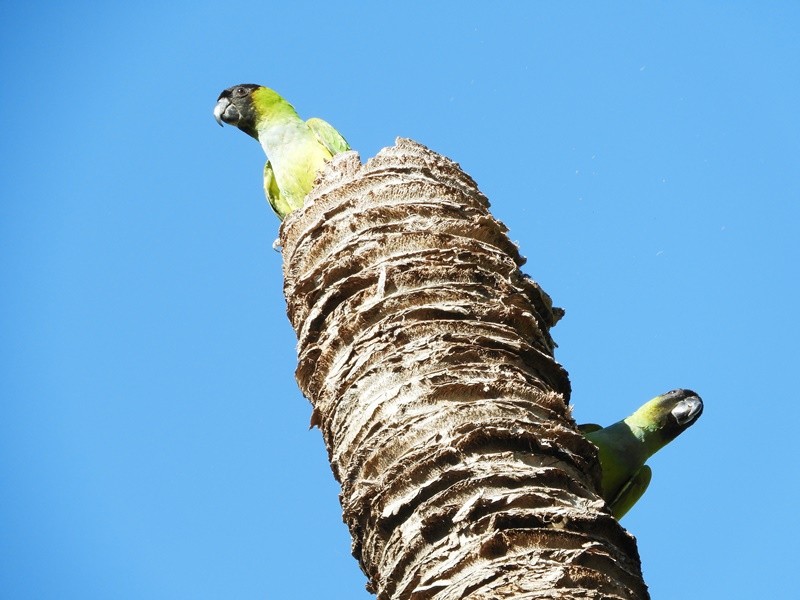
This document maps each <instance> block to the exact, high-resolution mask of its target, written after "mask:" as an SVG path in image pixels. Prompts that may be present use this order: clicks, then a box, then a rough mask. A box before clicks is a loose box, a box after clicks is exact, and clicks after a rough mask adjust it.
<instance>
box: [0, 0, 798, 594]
mask: <svg viewBox="0 0 800 600" xmlns="http://www.w3.org/2000/svg"><path fill="white" fill-rule="evenodd" d="M133 4H136V6H133ZM178 4H180V5H182V6H181V7H176V5H178ZM270 4H271V3H268V2H263V1H262V2H252V3H251V2H249V1H248V0H242V1H240V2H235V3H227V4H225V3H220V2H202V1H201V2H196V3H175V4H174V5H173V4H171V3H167V2H149V1H144V2H139V3H130V2H128V3H105V4H102V3H101V4H98V3H94V2H92V3H89V2H68V3H55V2H52V3H46V2H28V3H22V2H16V3H11V2H6V3H3V6H2V8H0V23H2V25H0V27H2V31H0V59H1V60H2V70H3V76H2V78H0V90H1V91H2V99H3V103H4V106H5V110H4V120H3V121H4V123H3V134H2V136H0V156H2V168H1V170H0V198H1V199H0V244H2V260H0V277H1V278H2V286H3V287H2V289H3V292H2V295H1V296H0V340H2V349H1V351H2V357H0V358H2V360H1V361H0V382H1V383H2V392H0V395H1V401H2V404H1V405H0V406H1V410H2V412H0V590H2V596H3V598H9V599H39V598H42V599H50V598H53V599H55V598H58V599H59V600H65V599H73V598H76V599H77V598H80V599H82V600H92V599H98V600H100V599H103V600H105V599H109V598H112V599H140V598H148V599H192V600H193V599H217V598H226V599H227V598H236V599H250V598H252V599H265V598H292V599H293V598H298V599H304V598H322V597H324V598H327V599H331V600H337V599H348V600H353V599H357V598H369V597H370V596H369V595H368V594H367V593H366V592H365V591H364V590H363V586H364V582H365V579H364V577H363V575H362V574H361V573H360V571H359V569H358V566H357V564H356V562H355V560H353V559H352V558H351V557H350V553H349V546H350V541H349V535H348V533H347V531H346V529H345V527H344V525H343V524H342V523H341V516H340V515H341V512H340V508H339V505H338V499H337V494H338V488H337V486H336V484H335V482H334V480H333V477H332V475H331V473H330V470H329V467H328V464H327V457H326V454H325V451H324V448H323V444H322V441H321V437H320V434H319V432H318V431H317V430H312V431H308V421H309V415H310V408H309V405H308V402H307V401H306V400H304V399H303V398H302V396H301V395H300V393H299V392H298V390H297V387H296V384H295V382H294V374H293V372H294V364H295V338H294V333H293V332H292V330H291V328H290V327H289V324H288V322H287V320H286V317H285V308H284V300H283V296H282V289H281V285H282V280H281V262H280V256H279V254H277V253H276V252H275V251H273V250H272V248H271V245H272V241H273V239H274V238H275V236H276V231H277V225H278V222H277V220H276V218H275V217H274V216H273V215H272V213H271V211H270V210H269V208H268V206H267V204H266V202H265V200H264V198H263V196H262V192H261V174H260V171H261V167H262V165H263V160H264V159H263V155H262V152H261V149H260V148H259V147H258V145H257V144H256V143H255V142H253V141H252V140H250V139H249V138H247V137H246V136H244V135H243V134H241V133H240V132H239V131H237V130H235V129H232V128H225V129H220V128H219V127H218V126H217V125H216V123H215V122H214V120H213V117H212V112H211V111H212V108H213V106H214V103H215V101H216V98H217V95H218V94H219V92H220V91H221V90H222V89H223V88H225V87H228V86H230V85H233V84H235V83H241V82H257V83H264V84H266V85H269V86H271V87H274V88H275V89H277V90H278V91H280V92H281V93H283V94H284V95H285V96H286V97H287V98H289V99H290V100H291V101H292V102H293V103H294V104H295V106H296V107H297V109H298V110H299V111H300V113H301V114H302V115H304V116H320V117H323V118H325V119H327V120H329V121H330V122H331V123H333V124H334V125H335V126H336V127H337V128H338V129H339V130H340V131H342V132H343V133H344V135H345V136H346V137H347V139H348V140H349V141H350V143H351V144H352V146H353V147H354V148H356V149H358V150H359V151H361V153H362V156H363V157H369V156H372V155H374V154H375V153H376V152H377V151H378V150H379V149H380V148H381V147H384V146H387V145H390V144H392V143H393V140H394V138H395V137H396V136H407V137H412V138H414V139H416V140H418V141H420V142H422V143H424V144H426V145H428V146H429V147H431V148H433V149H434V150H437V151H439V152H442V153H444V154H446V155H448V156H450V157H451V158H453V159H454V160H456V161H457V162H459V163H460V164H461V165H462V166H463V167H464V169H465V170H466V171H467V172H468V173H470V175H472V176H473V177H474V178H475V179H476V180H477V182H478V184H479V185H480V187H481V189H482V190H483V191H484V192H485V193H486V194H487V195H488V196H489V198H490V199H491V201H492V210H493V212H494V214H495V215H496V216H497V217H498V218H500V219H501V220H503V221H504V222H505V223H506V224H507V225H508V226H509V227H510V230H511V236H512V238H513V239H514V240H516V241H518V242H519V244H520V246H521V248H522V251H523V254H525V255H526V256H528V258H529V263H528V265H527V266H526V271H527V272H528V273H529V274H530V275H531V276H533V277H534V278H535V279H536V280H538V281H539V282H540V283H541V284H542V285H543V286H544V288H545V289H546V290H547V291H548V292H549V293H550V294H551V295H552V297H553V298H554V300H555V302H556V303H557V304H558V305H560V306H563V307H565V308H566V310H567V315H566V317H565V318H564V320H563V321H562V322H561V323H560V324H559V325H558V326H557V327H556V328H555V329H554V330H553V335H554V337H555V339H556V341H557V342H558V343H559V345H560V347H559V349H558V351H557V358H558V359H559V360H560V361H561V362H562V363H563V364H564V365H565V366H566V368H567V369H568V370H569V372H570V374H571V378H572V383H573V389H574V393H573V404H574V407H575V414H576V417H577V418H578V420H580V421H595V422H601V423H607V422H610V421H614V420H616V419H617V418H620V417H621V416H623V415H624V414H625V413H627V412H628V411H630V410H632V409H633V408H634V407H636V406H637V405H638V404H639V403H640V402H642V401H643V400H646V399H647V398H649V397H651V396H653V395H655V394H657V393H659V392H663V391H666V390H669V389H671V388H675V387H689V388H692V389H694V390H696V391H697V392H699V393H700V394H701V395H702V396H703V398H704V399H705V401H706V411H705V414H704V415H703V417H702V419H701V420H700V421H699V422H698V424H697V425H696V426H695V427H694V428H693V429H691V430H690V431H688V432H687V433H686V434H685V435H684V436H683V437H681V438H680V439H679V440H678V442H676V443H675V444H674V446H670V447H668V448H667V449H665V450H664V451H663V452H662V453H661V454H660V455H658V456H657V457H655V458H654V459H653V460H652V463H651V464H652V465H653V469H654V473H655V475H654V480H653V484H652V486H651V488H650V490H649V491H648V493H647V494H646V496H645V498H644V499H643V500H642V502H641V503H640V505H638V506H637V507H636V508H635V509H634V510H633V511H632V512H631V513H630V514H629V515H628V516H627V517H626V519H625V520H624V521H623V523H624V524H625V525H626V526H627V527H628V528H629V529H630V530H631V531H632V532H633V533H634V534H635V535H636V536H637V538H638V540H639V548H640V552H641V556H642V561H643V565H644V573H645V577H646V580H647V582H648V584H649V585H650V587H651V590H652V594H653V597H654V598H659V599H670V598H704V599H716V598H720V599H722V598H724V599H732V598H734V599H735V598H754V597H760V598H769V597H773V598H785V597H788V596H789V595H790V593H795V592H796V582H795V570H796V566H795V562H796V561H795V555H796V552H795V550H796V549H795V546H794V544H795V541H794V540H795V538H796V536H797V534H798V517H797V514H798V513H797V510H796V508H797V496H798V493H799V492H800V489H798V485H799V484H798V477H797V460H798V445H797V423H798V420H800V414H798V413H800V409H798V404H797V402H796V400H795V397H794V395H795V393H796V388H797V383H796V379H797V359H798V350H797V348H798V338H799V337H800V328H799V327H798V317H797V310H798V307H799V306H800V283H798V282H799V281H800V277H799V276H798V275H800V273H799V270H798V261H799V260H800V253H798V246H799V243H798V231H797V228H798V221H800V108H799V107H800V36H798V34H797V32H798V29H800V8H799V7H798V5H797V3H794V2H770V3H756V2H750V3H744V2H731V3H721V2H691V3H690V2H683V3H670V4H669V5H668V4H667V3H654V2H646V3H634V2H627V3H616V4H614V5H613V6H611V7H609V6H603V7H600V6H597V5H594V6H589V5H587V4H586V3H580V4H578V3H574V4H570V5H569V6H567V5H566V4H565V3H548V4H544V3H536V4H535V5H534V4H533V3H530V4H527V3H526V4H525V5H524V6H523V5H522V3H519V5H517V6H516V7H508V6H507V5H505V4H504V3H499V4H497V3H496V4H491V6H490V4H489V3H486V2H481V3H471V4H470V3H452V4H450V5H449V6H447V5H440V6H437V7H431V6H430V5H429V4H432V3H419V4H416V3H413V2H412V3H408V2H405V3H391V4H389V3H382V6H380V7H376V6H373V5H371V4H367V3H364V4H363V5H362V6H360V7H358V8H355V7H353V8H345V5H343V4H342V3H328V5H327V6H326V7H325V8H320V7H314V6H312V5H309V4H304V3H302V2H284V3H280V4H279V3H272V4H274V5H273V6H270ZM286 7H291V8H286Z"/></svg>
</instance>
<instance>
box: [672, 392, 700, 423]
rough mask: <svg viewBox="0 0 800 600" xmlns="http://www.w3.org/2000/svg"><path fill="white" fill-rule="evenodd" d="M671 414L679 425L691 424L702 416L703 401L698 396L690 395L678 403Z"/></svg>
mask: <svg viewBox="0 0 800 600" xmlns="http://www.w3.org/2000/svg"><path fill="white" fill-rule="evenodd" d="M671 412H672V416H673V417H675V420H676V421H678V424H679V425H686V424H687V423H688V424H691V423H693V422H694V421H696V420H697V419H698V418H699V417H700V415H701V414H703V401H702V400H701V399H700V396H698V395H696V394H692V395H691V396H687V397H686V398H684V399H683V400H681V401H680V402H678V404H676V405H675V408H673V409H672V411H671Z"/></svg>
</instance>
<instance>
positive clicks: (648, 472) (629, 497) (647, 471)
mask: <svg viewBox="0 0 800 600" xmlns="http://www.w3.org/2000/svg"><path fill="white" fill-rule="evenodd" d="M652 478H653V471H652V469H651V468H650V467H648V466H647V465H644V466H643V467H642V468H641V469H639V470H638V471H637V472H636V473H635V474H634V476H633V477H631V478H630V479H629V480H628V482H627V483H626V484H625V485H624V486H622V489H621V490H620V491H619V493H618V494H617V496H616V497H615V498H614V499H613V500H612V501H611V502H610V503H609V508H611V513H612V514H613V515H614V518H615V519H616V520H617V521H619V520H620V519H621V518H622V517H623V516H624V515H625V513H627V512H628V511H629V510H630V509H631V508H633V505H634V504H636V503H637V502H638V501H639V498H641V497H642V494H644V491H645V490H646V489H647V486H648V485H650V480H651V479H652Z"/></svg>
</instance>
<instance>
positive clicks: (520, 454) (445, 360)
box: [280, 139, 648, 600]
mask: <svg viewBox="0 0 800 600" xmlns="http://www.w3.org/2000/svg"><path fill="white" fill-rule="evenodd" d="M488 206H489V202H488V201H487V199H486V197H485V196H484V195H483V194H481V193H480V191H478V188H477V186H476V185H475V182H474V181H473V180H472V179H471V178H470V177H469V176H468V175H466V174H465V173H464V172H463V171H461V169H460V167H459V166H458V165H457V164H455V163H453V162H452V161H450V160H449V159H447V158H445V157H443V156H441V155H438V154H436V153H434V152H432V151H430V150H428V149H427V148H425V147H424V146H421V145H419V144H417V143H415V142H412V141H410V140H404V139H399V140H398V142H397V145H396V146H394V147H392V148H387V149H384V150H383V151H381V152H380V153H379V154H378V155H377V156H376V157H375V158H373V159H371V160H370V161H368V162H367V163H366V164H365V165H363V166H362V165H361V164H360V162H359V159H358V156H357V155H356V154H355V153H352V152H350V153H346V154H343V155H339V156H337V157H336V158H335V159H334V160H333V161H332V163H331V164H330V165H329V166H328V168H327V169H326V171H325V173H324V175H323V180H322V181H321V182H319V183H318V185H317V186H316V187H315V188H314V190H313V191H312V193H311V194H310V196H309V198H308V200H307V202H306V206H305V207H304V208H303V209H302V210H299V211H296V212H295V213H293V214H291V215H290V216H289V217H288V218H287V219H286V220H285V221H284V223H283V225H282V226H281V234H280V241H281V243H282V246H283V257H284V275H285V284H284V291H285V294H286V300H287V304H288V315H289V319H290V320H291V322H292V325H293V326H294V328H295V331H296V332H297V335H298V340H299V341H298V354H299V366H298V368H297V380H298V383H299V385H300V388H301V390H302V391H303V393H304V394H305V395H306V397H308V398H309V399H310V400H311V402H312V404H313V406H314V412H313V417H312V422H313V423H314V424H315V425H318V426H319V427H320V429H321V430H322V434H323V437H324V439H325V444H326V446H327V448H328V454H329V458H330V462H331V468H332V469H333V473H334V475H335V477H336V479H337V480H338V481H339V482H340V483H341V486H342V493H341V502H342V506H343V509H344V520H345V522H346V523H347V525H348V526H349V528H350V532H351V534H352V536H353V554H354V555H355V557H356V558H357V559H358V561H359V563H360V564H361V567H362V569H363V570H364V572H365V573H366V575H367V577H368V579H369V582H368V585H367V587H368V589H369V590H370V591H372V592H374V593H375V594H377V597H378V598H379V599H380V600H388V599H415V600H416V599H420V600H422V599H432V600H433V599H435V600H450V599H456V598H458V599H461V598H470V599H479V598H485V599H498V598H597V599H600V598H625V599H637V600H640V599H643V598H648V594H647V588H646V586H645V584H644V582H643V581H642V576H641V568H640V562H639V557H638V551H637V548H636V543H635V540H634V538H633V537H632V536H630V535H629V534H628V533H627V532H626V531H625V530H624V529H623V528H622V527H620V525H619V523H617V521H616V520H615V519H614V518H613V517H612V516H611V515H610V514H609V512H608V511H607V510H606V509H605V505H604V503H603V501H602V499H601V498H600V497H599V496H598V494H597V489H598V484H599V475H600V473H599V465H598V462H597V457H596V450H595V448H594V446H592V445H591V444H590V443H588V442H587V441H586V440H585V439H584V437H583V436H582V435H581V434H580V433H579V432H578V431H577V429H576V428H575V423H574V421H573V420H572V418H571V416H570V409H569V406H568V400H569V380H568V378H567V373H566V371H564V369H563V368H562V367H561V365H559V364H558V363H557V362H556V361H555V360H554V358H553V348H554V345H555V344H554V343H553V341H552V339H551V337H550V334H549V329H550V327H552V326H553V325H554V324H555V323H556V321H557V320H558V319H559V318H560V316H561V314H562V311H561V310H560V309H554V308H553V307H552V304H551V301H550V298H549V297H548V295H547V294H546V293H545V292H544V291H543V290H542V289H541V288H540V287H539V286H538V285H537V284H536V283H535V282H534V281H533V280H531V279H530V278H528V277H527V276H526V275H524V274H522V273H521V271H520V270H519V267H520V266H521V265H522V264H523V262H524V259H523V258H522V257H521V256H520V255H519V252H518V249H517V247H516V246H515V245H514V244H513V243H511V241H510V240H509V239H508V237H507V236H506V231H507V230H506V228H505V227H504V226H503V225H502V224H501V223H500V222H498V221H496V220H495V219H494V218H493V217H492V216H491V215H490V214H489V212H488Z"/></svg>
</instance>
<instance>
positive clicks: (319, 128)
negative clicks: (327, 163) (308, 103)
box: [306, 117, 350, 156]
mask: <svg viewBox="0 0 800 600" xmlns="http://www.w3.org/2000/svg"><path fill="white" fill-rule="evenodd" d="M306 125H308V127H309V128H310V129H311V131H313V132H314V135H316V136H317V139H318V140H319V141H320V143H321V144H322V145H323V146H325V147H326V148H327V149H328V152H330V153H331V155H332V156H333V155H336V154H339V153H340V152H346V151H348V150H350V144H348V143H347V141H346V140H345V139H344V138H343V137H342V134H341V133H339V132H338V131H336V130H335V129H334V128H333V125H331V124H330V123H328V122H327V121H323V120H322V119H318V118H317V117H312V118H310V119H309V120H308V121H306Z"/></svg>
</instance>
